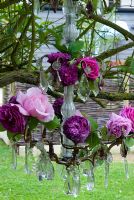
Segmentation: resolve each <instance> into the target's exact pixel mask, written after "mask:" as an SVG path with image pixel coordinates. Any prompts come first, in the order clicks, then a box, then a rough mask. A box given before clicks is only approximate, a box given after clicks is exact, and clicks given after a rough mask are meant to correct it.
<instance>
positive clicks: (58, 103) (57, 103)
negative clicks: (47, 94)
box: [53, 98, 63, 118]
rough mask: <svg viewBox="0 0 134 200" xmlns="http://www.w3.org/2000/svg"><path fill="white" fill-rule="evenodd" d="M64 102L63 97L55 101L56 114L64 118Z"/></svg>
mask: <svg viewBox="0 0 134 200" xmlns="http://www.w3.org/2000/svg"><path fill="white" fill-rule="evenodd" d="M62 104H63V98H57V99H56V100H55V101H54V103H53V108H54V112H55V115H56V116H58V117H60V118H62V115H61V107H62Z"/></svg>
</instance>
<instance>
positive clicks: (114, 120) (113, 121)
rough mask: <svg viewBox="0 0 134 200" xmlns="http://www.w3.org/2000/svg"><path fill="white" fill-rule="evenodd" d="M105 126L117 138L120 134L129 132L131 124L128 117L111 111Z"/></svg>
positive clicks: (124, 134) (125, 134)
mask: <svg viewBox="0 0 134 200" xmlns="http://www.w3.org/2000/svg"><path fill="white" fill-rule="evenodd" d="M106 127H107V128H108V133H109V134H110V135H114V136H115V137H116V138H119V137H121V136H127V135H128V134H129V133H130V131H131V129H132V124H131V121H130V120H129V119H127V118H124V117H121V116H120V115H116V114H115V113H112V114H111V116H110V119H109V120H108V121H107V124H106Z"/></svg>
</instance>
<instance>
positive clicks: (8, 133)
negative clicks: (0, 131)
mask: <svg viewBox="0 0 134 200" xmlns="http://www.w3.org/2000/svg"><path fill="white" fill-rule="evenodd" d="M13 136H14V133H11V132H9V131H7V137H8V139H9V140H11V139H12V138H13Z"/></svg>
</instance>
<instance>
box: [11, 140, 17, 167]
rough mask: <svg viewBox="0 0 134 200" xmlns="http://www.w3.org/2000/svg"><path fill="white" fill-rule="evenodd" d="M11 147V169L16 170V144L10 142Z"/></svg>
mask: <svg viewBox="0 0 134 200" xmlns="http://www.w3.org/2000/svg"><path fill="white" fill-rule="evenodd" d="M11 146H12V168H13V169H16V168H17V145H16V142H14V141H12V142H11Z"/></svg>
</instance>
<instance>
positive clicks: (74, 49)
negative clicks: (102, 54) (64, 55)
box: [68, 40, 84, 54]
mask: <svg viewBox="0 0 134 200" xmlns="http://www.w3.org/2000/svg"><path fill="white" fill-rule="evenodd" d="M83 46H84V42H83V41H79V40H78V41H74V42H71V43H70V44H69V47H68V51H69V52H70V53H72V54H73V53H78V52H80V51H81V50H82V48H83Z"/></svg>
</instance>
